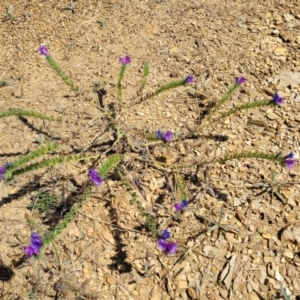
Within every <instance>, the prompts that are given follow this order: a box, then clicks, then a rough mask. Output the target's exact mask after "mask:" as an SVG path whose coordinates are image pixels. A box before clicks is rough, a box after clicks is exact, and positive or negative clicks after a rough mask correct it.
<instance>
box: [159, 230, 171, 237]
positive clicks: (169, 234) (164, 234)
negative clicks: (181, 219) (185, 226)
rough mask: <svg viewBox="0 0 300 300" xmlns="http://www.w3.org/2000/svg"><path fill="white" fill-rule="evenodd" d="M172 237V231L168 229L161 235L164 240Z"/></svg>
mask: <svg viewBox="0 0 300 300" xmlns="http://www.w3.org/2000/svg"><path fill="white" fill-rule="evenodd" d="M170 236H171V233H170V231H168V230H167V229H165V230H163V232H162V234H161V238H162V239H163V240H167V239H169V238H170Z"/></svg>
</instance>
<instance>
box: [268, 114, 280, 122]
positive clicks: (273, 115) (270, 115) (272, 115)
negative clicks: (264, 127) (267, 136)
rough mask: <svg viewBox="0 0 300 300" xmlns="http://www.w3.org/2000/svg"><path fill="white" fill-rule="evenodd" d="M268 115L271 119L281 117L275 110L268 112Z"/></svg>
mask: <svg viewBox="0 0 300 300" xmlns="http://www.w3.org/2000/svg"><path fill="white" fill-rule="evenodd" d="M267 117H268V119H270V120H276V119H278V118H279V116H278V115H277V114H275V113H273V112H270V113H268V114H267Z"/></svg>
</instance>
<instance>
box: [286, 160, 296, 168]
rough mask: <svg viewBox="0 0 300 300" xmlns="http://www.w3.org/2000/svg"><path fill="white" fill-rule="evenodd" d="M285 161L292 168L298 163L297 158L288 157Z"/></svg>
mask: <svg viewBox="0 0 300 300" xmlns="http://www.w3.org/2000/svg"><path fill="white" fill-rule="evenodd" d="M284 163H285V165H286V166H287V167H288V168H289V169H292V168H293V167H294V166H295V165H296V164H297V159H286V160H285V161H284Z"/></svg>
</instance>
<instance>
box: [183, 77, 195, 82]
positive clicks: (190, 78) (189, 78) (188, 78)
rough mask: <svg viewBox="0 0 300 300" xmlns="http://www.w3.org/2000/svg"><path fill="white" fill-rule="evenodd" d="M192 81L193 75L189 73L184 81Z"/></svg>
mask: <svg viewBox="0 0 300 300" xmlns="http://www.w3.org/2000/svg"><path fill="white" fill-rule="evenodd" d="M193 81H194V78H193V75H189V76H188V77H187V78H186V79H185V80H184V83H185V84H187V83H192V82H193Z"/></svg>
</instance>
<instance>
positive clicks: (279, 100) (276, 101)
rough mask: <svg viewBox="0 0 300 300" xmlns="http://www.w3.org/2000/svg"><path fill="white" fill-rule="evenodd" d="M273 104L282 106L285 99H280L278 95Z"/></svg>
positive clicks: (275, 96)
mask: <svg viewBox="0 0 300 300" xmlns="http://www.w3.org/2000/svg"><path fill="white" fill-rule="evenodd" d="M273 102H274V103H275V104H277V105H282V104H283V102H284V98H283V97H280V96H279V95H278V94H277V93H276V94H275V95H274V97H273Z"/></svg>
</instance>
